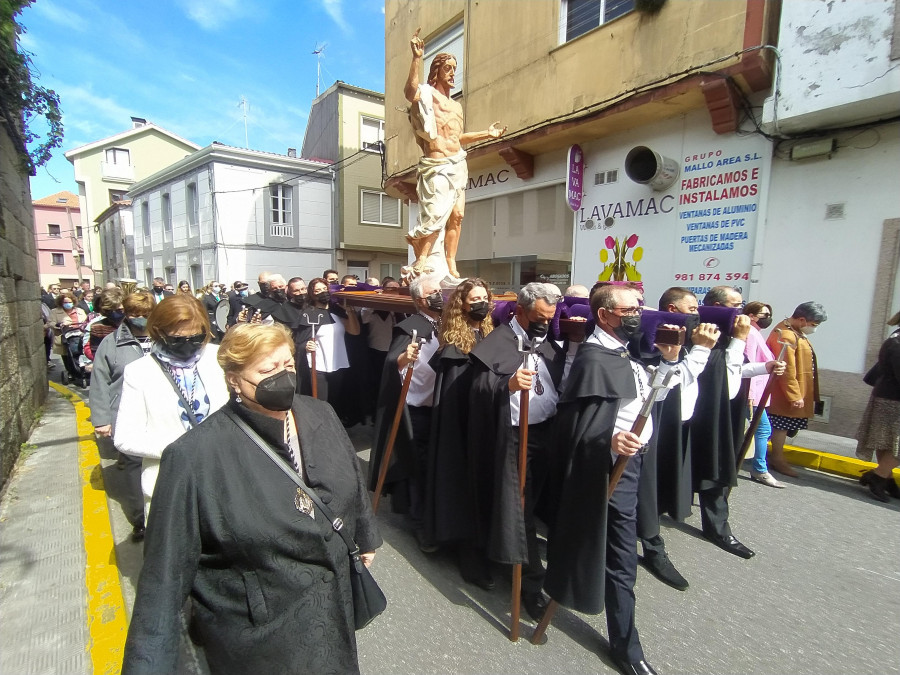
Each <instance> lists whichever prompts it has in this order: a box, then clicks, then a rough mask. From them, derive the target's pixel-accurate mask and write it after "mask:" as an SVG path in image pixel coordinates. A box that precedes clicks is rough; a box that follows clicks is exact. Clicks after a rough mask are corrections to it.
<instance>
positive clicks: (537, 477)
mask: <svg viewBox="0 0 900 675" xmlns="http://www.w3.org/2000/svg"><path fill="white" fill-rule="evenodd" d="M553 419H554V418H552V417H551V418H550V419H549V420H546V421H545V422H541V423H539V424H529V425H528V454H527V460H526V471H525V542H526V543H527V544H528V562H527V563H525V564H524V565H522V594H523V595H537V594H538V593H540V592H541V589H542V588H543V586H544V575H545V574H546V570H544V564H543V563H542V562H541V552H540V548H539V547H538V537H537V526H536V525H535V519H534V510H535V508H536V507H537V504H538V502H539V501H540V499H541V495H542V494H543V492H544V487H545V486H546V484H547V476H548V473H549V471H550V441H551V440H552V439H551V437H550V431H551V427H552V425H553ZM512 430H513V433H514V434H515V448H516V453H518V452H519V427H513V428H512Z"/></svg>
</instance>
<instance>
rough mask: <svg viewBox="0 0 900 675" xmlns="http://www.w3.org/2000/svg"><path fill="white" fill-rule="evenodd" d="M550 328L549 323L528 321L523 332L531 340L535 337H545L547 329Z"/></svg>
mask: <svg viewBox="0 0 900 675" xmlns="http://www.w3.org/2000/svg"><path fill="white" fill-rule="evenodd" d="M548 330H550V324H549V323H538V322H537V321H529V322H528V328H526V329H525V332H526V333H527V334H528V337H529V338H530V339H532V340H534V339H536V338H542V337H546V335H547V331H548Z"/></svg>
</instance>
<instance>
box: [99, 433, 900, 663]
mask: <svg viewBox="0 0 900 675" xmlns="http://www.w3.org/2000/svg"><path fill="white" fill-rule="evenodd" d="M350 435H351V438H352V439H353V441H354V443H355V445H356V447H357V449H358V450H359V451H360V452H359V457H360V460H361V461H362V462H363V463H364V468H366V467H365V463H366V462H367V460H368V449H369V443H370V439H371V427H365V426H357V427H354V428H353V429H351V430H350ZM111 462H112V460H111V459H109V460H104V464H106V465H107V466H106V468H104V476H105V477H107V476H109V477H110V478H108V479H107V482H108V483H110V480H111V481H112V484H110V485H109V486H108V490H110V491H111V492H112V493H114V492H115V488H114V487H113V485H114V483H115V477H114V473H113V472H115V471H116V470H115V468H114V467H112V466H110V464H111ZM800 474H801V475H800V477H799V478H797V479H785V482H787V483H789V487H787V488H786V489H784V490H776V489H772V488H768V487H765V486H762V485H758V484H756V483H752V482H751V481H750V480H749V479H748V478H747V476H746V472H742V479H741V481H740V484H739V486H738V487H737V488H736V489H735V490H734V491H733V493H732V496H731V514H732V515H731V523H732V528H733V530H734V532H735V535H736V536H737V537H738V538H739V539H740V540H742V541H743V542H744V543H745V544H747V545H748V546H750V548H752V549H754V550H755V551H756V554H757V555H756V557H754V558H752V559H751V560H742V559H740V558H737V557H735V556H733V555H730V554H728V553H726V552H724V551H721V550H720V549H718V548H716V547H714V546H712V545H711V544H709V543H708V542H706V541H705V540H704V539H702V538H700V533H699V525H700V523H699V514H697V513H696V510H695V515H694V516H692V517H691V518H690V519H689V520H688V521H687V523H685V524H676V523H673V522H671V521H664V522H663V536H664V537H665V539H666V543H667V548H668V550H669V553H670V556H671V558H672V560H673V562H674V563H675V565H676V566H677V567H678V569H679V570H680V571H681V572H682V573H683V574H684V575H685V577H687V579H688V580H689V582H690V584H691V586H690V588H689V589H688V590H687V591H685V592H680V591H676V590H674V589H671V588H669V587H667V586H664V585H663V584H661V583H660V582H659V581H657V580H656V579H655V578H654V577H652V576H651V575H650V574H649V573H647V572H646V571H644V570H643V569H640V570H639V572H638V582H637V586H636V589H635V592H636V595H637V624H638V629H639V631H640V634H641V641H642V643H643V645H644V650H645V652H646V657H647V660H648V661H649V662H650V663H651V664H652V665H653V666H654V667H655V668H656V669H657V670H658V671H659V672H660V673H661V674H673V673H684V674H691V675H702V674H707V673H708V674H710V675H713V674H722V673H746V674H754V675H755V674H760V675H762V674H769V673H771V674H775V673H779V674H780V673H791V674H792V675H805V674H809V675H813V674H815V675H822V674H823V673H836V674H837V673H842V674H843V673H873V672H877V673H887V672H900V665H898V664H900V658H898V656H900V648H898V646H897V640H896V633H897V617H898V616H900V538H898V536H897V531H898V530H897V525H898V512H900V502H897V501H893V502H892V503H891V504H889V505H885V504H881V503H877V502H875V501H874V500H872V499H870V498H869V497H867V496H866V494H865V493H864V492H863V490H862V488H861V487H860V486H859V485H858V484H857V483H856V481H853V480H851V479H847V478H840V477H835V476H831V475H828V474H824V473H819V472H815V471H809V470H805V469H800ZM110 506H111V513H112V518H113V532H114V535H115V539H116V541H117V542H119V544H118V545H117V556H118V561H119V566H120V570H121V575H122V576H121V578H122V584H123V593H124V596H125V600H126V603H127V605H128V606H129V607H130V606H131V603H132V602H133V597H134V585H135V583H136V580H137V575H138V570H139V566H140V564H141V554H140V545H139V544H133V543H131V542H130V541H129V540H128V534H129V532H130V528H129V526H128V523H127V522H126V521H125V519H124V516H122V513H121V509H120V508H119V507H118V505H117V504H116V503H115V502H114V501H111V502H110ZM379 518H380V521H381V523H382V535H383V537H384V540H385V544H384V546H383V547H382V548H381V549H379V551H378V554H377V556H376V560H375V564H374V567H373V573H374V575H375V577H376V578H377V580H378V582H379V583H380V584H381V586H382V588H383V589H384V592H385V594H386V595H387V597H388V603H389V604H388V609H387V611H386V612H385V613H384V614H383V615H382V616H381V617H379V618H378V619H377V620H376V621H375V622H374V623H373V624H371V625H370V626H369V627H367V628H366V629H365V630H363V631H360V632H359V633H358V634H357V636H358V643H359V657H360V666H361V669H362V671H363V672H364V673H385V674H387V673H390V674H393V675H397V674H401V673H411V674H412V673H523V674H524V673H547V672H554V673H575V672H578V673H581V672H596V673H614V672H617V671H616V670H615V669H614V668H613V666H612V662H611V661H610V660H609V658H608V657H607V656H606V653H605V650H606V640H605V634H606V628H605V619H604V617H603V615H600V616H586V615H581V614H576V613H573V612H570V611H567V610H565V609H561V610H560V611H559V612H558V613H557V616H556V618H555V619H554V621H553V623H552V624H551V627H550V629H549V630H548V632H547V636H546V642H545V643H544V644H543V645H541V646H534V645H531V644H530V643H529V641H528V638H529V637H530V635H531V631H532V628H533V626H534V624H533V623H532V622H530V621H527V620H526V619H527V616H525V615H524V613H523V624H522V631H521V633H522V637H521V638H520V640H519V641H518V642H517V643H512V642H510V641H509V639H508V637H507V634H508V624H509V593H510V582H509V577H510V572H509V568H504V567H502V566H497V567H496V568H495V570H494V576H495V578H496V580H497V588H496V589H495V590H494V591H492V592H487V591H483V590H481V589H479V588H477V587H475V586H472V585H470V584H467V583H465V582H463V581H462V579H461V578H460V576H459V574H458V572H457V568H456V563H455V559H454V554H453V552H452V551H439V552H438V553H435V554H431V555H426V554H424V553H422V552H420V551H419V549H418V547H417V545H416V543H415V539H414V538H413V536H412V533H411V532H410V531H409V530H408V528H407V526H406V524H405V521H404V518H403V517H402V516H398V515H396V514H392V513H391V512H390V501H389V500H387V501H384V502H383V503H382V507H381V510H380V514H379ZM201 658H202V655H201ZM184 662H185V664H187V665H184V666H183V672H190V673H194V672H203V670H204V669H203V667H202V665H201V664H199V663H198V661H196V660H195V659H194V657H193V656H192V655H190V654H186V655H185V659H184Z"/></svg>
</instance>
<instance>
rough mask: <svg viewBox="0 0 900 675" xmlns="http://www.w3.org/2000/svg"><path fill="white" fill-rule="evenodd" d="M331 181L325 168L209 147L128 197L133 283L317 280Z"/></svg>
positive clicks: (329, 218)
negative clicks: (268, 276)
mask: <svg viewBox="0 0 900 675" xmlns="http://www.w3.org/2000/svg"><path fill="white" fill-rule="evenodd" d="M333 185H334V182H333V175H332V173H331V171H330V170H329V168H328V166H327V164H325V163H321V162H315V161H310V160H304V159H298V158H296V157H289V156H286V155H276V154H272V153H266V152H258V151H254V150H244V149H241V148H232V147H229V146H225V145H221V144H218V143H213V144H212V145H210V146H207V147H206V148H203V149H202V150H199V151H198V152H196V153H194V154H192V155H190V156H188V157H186V158H185V159H184V160H182V161H180V162H177V163H175V164H173V165H171V166H169V167H167V168H166V169H164V170H162V171H160V172H158V173H156V174H154V175H153V176H150V177H149V178H147V179H146V180H144V181H141V182H139V183H136V184H135V185H134V186H132V188H131V190H130V191H129V195H128V196H129V198H130V199H131V201H132V204H131V211H132V215H133V220H134V257H135V273H136V278H137V279H138V281H139V282H141V283H142V284H147V285H149V284H150V282H151V281H152V279H153V278H154V277H162V278H164V279H165V280H166V281H167V282H171V283H173V284H175V283H178V282H179V281H182V280H185V281H188V283H190V285H191V288H192V289H197V288H200V287H202V286H204V285H205V284H207V283H209V282H210V281H213V280H216V281H221V282H224V283H226V284H228V285H231V284H232V283H233V282H234V281H237V280H241V281H247V282H249V283H252V284H253V285H255V278H256V276H257V275H258V274H259V273H260V272H262V271H269V272H277V273H280V274H282V275H284V277H285V278H286V279H289V278H291V277H294V276H301V277H303V278H304V279H307V280H308V279H310V278H312V277H316V276H320V275H321V273H322V270H324V269H327V268H329V267H331V266H332V265H333V262H334V242H333V236H332V232H333V209H332V203H333V196H332V194H333Z"/></svg>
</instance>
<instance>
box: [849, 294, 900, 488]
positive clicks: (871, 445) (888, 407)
mask: <svg viewBox="0 0 900 675" xmlns="http://www.w3.org/2000/svg"><path fill="white" fill-rule="evenodd" d="M898 323H900V312H898V313H897V314H895V315H894V316H893V317H892V318H891V320H890V321H888V325H890V326H896V325H897V324H898ZM865 381H866V383H867V384H870V385H872V395H871V396H870V397H869V404H868V405H867V406H866V411H865V412H864V413H863V416H862V419H861V420H860V422H859V431H858V432H857V434H856V438H857V441H858V443H857V446H856V456H857V457H859V458H860V459H862V460H865V461H867V462H871V461H872V459H873V456H874V459H875V461H876V462H878V466H876V467H875V468H874V469H873V470H871V471H866V472H865V473H864V474H863V475H862V476H860V479H859V482H860V483H862V484H863V485H864V486H866V487H868V488H869V492H870V493H871V494H872V496H873V497H874V498H875V499H877V500H878V501H880V502H889V501H890V498H891V497H896V498H898V499H900V488H898V487H897V483H896V482H895V481H894V476H893V471H894V469H895V468H897V466H898V465H900V456H898V455H900V328H898V329H897V330H895V331H894V332H893V333H891V335H890V336H889V337H888V339H887V340H885V341H884V344H882V345H881V350H880V351H879V352H878V363H876V364H875V366H874V367H873V368H872V370H870V371H869V372H868V373H867V374H866V377H865Z"/></svg>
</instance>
